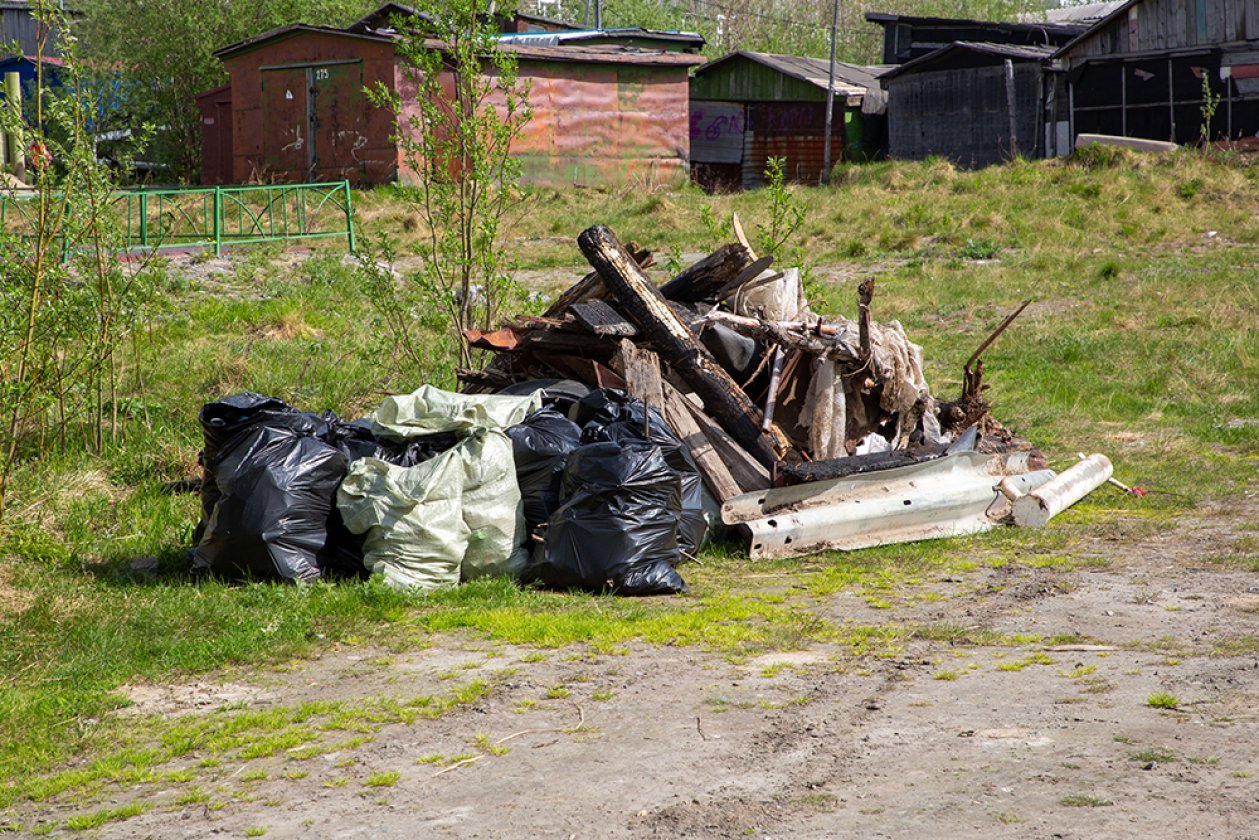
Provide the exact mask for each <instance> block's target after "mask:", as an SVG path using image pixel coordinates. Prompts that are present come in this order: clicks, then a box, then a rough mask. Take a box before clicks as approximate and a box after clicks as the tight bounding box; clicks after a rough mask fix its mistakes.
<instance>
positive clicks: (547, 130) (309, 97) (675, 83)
mask: <svg viewBox="0 0 1259 840" xmlns="http://www.w3.org/2000/svg"><path fill="white" fill-rule="evenodd" d="M499 48H500V49H504V50H511V51H512V52H514V53H515V54H516V56H517V58H518V59H519V76H520V79H521V81H522V82H523V83H525V84H528V85H529V86H530V94H529V100H530V105H531V107H532V109H533V117H532V119H531V120H530V122H529V124H528V126H527V127H526V128H525V131H524V133H523V135H522V136H521V137H519V138H518V139H517V141H516V142H515V143H514V144H513V146H512V154H513V156H515V157H517V158H518V159H520V160H521V161H522V163H523V168H524V179H525V180H526V181H527V182H529V183H535V184H552V185H565V184H570V185H571V184H625V183H631V182H634V181H640V180H651V181H670V182H674V181H680V180H683V179H684V178H685V175H686V171H687V161H688V158H689V154H690V142H689V135H688V132H687V119H688V112H687V85H688V81H687V76H688V72H689V69H690V67H692V66H693V65H695V64H699V63H701V62H702V61H703V59H702V58H700V57H699V56H696V55H692V54H687V53H680V52H671V51H664V50H641V49H635V48H632V47H623V46H605V47H585V46H534V45H530V44H518V43H511V41H510V40H508V41H506V42H504V43H503V44H502V45H501V46H500V47H499ZM215 54H216V55H217V56H218V57H219V58H220V59H221V60H222V61H223V64H224V67H225V68H226V69H227V72H228V74H229V76H230V78H231V83H230V88H231V91H230V100H231V114H232V148H233V166H232V180H234V181H247V180H272V181H282V182H299V181H308V180H325V179H338V180H339V179H342V178H345V179H348V180H350V181H351V182H352V183H355V184H379V183H385V182H388V181H391V180H394V179H395V178H401V179H402V180H408V179H409V177H410V173H408V172H407V171H406V169H405V167H404V161H403V159H402V154H401V153H400V151H399V149H398V146H397V144H396V143H395V142H394V141H393V140H392V139H391V138H392V136H393V135H394V134H395V133H396V132H397V131H398V129H399V123H398V121H396V120H395V119H394V117H393V114H392V113H390V112H389V111H388V110H386V109H381V108H376V107H373V106H372V105H371V104H370V103H369V102H368V100H367V97H366V95H365V94H364V92H363V89H364V87H368V88H371V87H373V86H375V85H376V84H378V83H379V84H382V85H384V86H385V87H386V88H388V89H390V90H395V91H399V92H400V94H401V96H402V99H403V102H404V114H403V116H402V121H401V124H402V126H407V125H409V119H408V116H409V115H408V114H407V113H406V112H405V103H406V102H407V101H408V99H410V100H413V99H414V96H415V90H414V82H413V81H412V80H410V79H408V77H407V73H406V72H405V69H404V68H403V67H402V66H401V65H400V63H399V59H398V58H397V56H396V54H395V50H394V36H393V34H392V33H391V32H389V31H387V30H385V31H382V30H373V29H372V28H370V26H356V31H350V30H344V29H335V28H331V27H318V26H308V25H305V24H293V25H291V26H287V27H284V28H282V29H278V30H274V31H272V32H268V33H265V34H263V35H260V36H258V37H257V38H253V39H250V40H249V41H244V42H241V43H239V44H233V45H232V46H229V47H225V48H224V49H222V50H219V51H218V52H217V53H215ZM208 142H213V141H212V140H210V141H208Z"/></svg>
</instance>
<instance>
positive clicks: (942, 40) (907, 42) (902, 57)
mask: <svg viewBox="0 0 1259 840" xmlns="http://www.w3.org/2000/svg"><path fill="white" fill-rule="evenodd" d="M866 20H868V21H870V22H871V23H877V24H878V25H880V26H882V27H883V63H884V64H907V63H908V62H910V61H913V60H914V59H918V58H922V57H923V56H927V55H930V54H931V53H933V52H935V51H936V50H939V49H943V48H944V47H947V46H949V45H950V44H952V43H954V42H957V41H965V42H972V43H986V44H1011V45H1015V46H1025V47H1061V46H1063V45H1064V44H1067V43H1068V42H1070V41H1071V40H1072V39H1073V38H1075V37H1077V36H1079V35H1080V34H1082V33H1083V32H1085V31H1086V30H1087V29H1088V27H1089V24H1088V23H1085V22H1083V21H1079V20H1073V19H1067V20H1059V21H1054V20H1049V21H1018V22H1011V21H995V20H969V19H965V18H940V17H925V16H921V15H895V14H884V13H882V12H868V13H866Z"/></svg>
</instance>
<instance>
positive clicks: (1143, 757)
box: [1128, 749, 1176, 764]
mask: <svg viewBox="0 0 1259 840" xmlns="http://www.w3.org/2000/svg"><path fill="white" fill-rule="evenodd" d="M1128 757H1129V758H1130V759H1132V760H1133V761H1136V762H1138V763H1140V764H1168V763H1170V762H1173V761H1175V760H1176V754H1175V753H1173V752H1169V751H1168V750H1157V749H1155V750H1141V752H1135V753H1133V754H1132V755H1130V756H1128Z"/></svg>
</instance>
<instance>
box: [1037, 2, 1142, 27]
mask: <svg viewBox="0 0 1259 840" xmlns="http://www.w3.org/2000/svg"><path fill="white" fill-rule="evenodd" d="M1124 2H1125V0H1111V2H1109V3H1088V4H1087V5H1084V6H1063V7H1062V8H1060V9H1047V10H1046V11H1045V13H1044V15H1045V20H1047V21H1050V22H1051V23H1087V24H1093V23H1096V22H1097V21H1099V20H1101V19H1102V18H1104V17H1106V16H1107V15H1109V14H1111V13H1112V12H1114V11H1115V10H1116V9H1118V8H1119V7H1120V6H1122V5H1123V4H1124ZM1030 19H1031V18H1029V20H1030Z"/></svg>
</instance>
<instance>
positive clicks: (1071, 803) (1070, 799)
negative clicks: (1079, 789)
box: [1058, 793, 1115, 808]
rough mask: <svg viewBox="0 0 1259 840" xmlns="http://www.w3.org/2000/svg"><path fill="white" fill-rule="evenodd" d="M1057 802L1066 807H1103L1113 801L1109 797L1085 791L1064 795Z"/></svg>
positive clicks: (1111, 803)
mask: <svg viewBox="0 0 1259 840" xmlns="http://www.w3.org/2000/svg"><path fill="white" fill-rule="evenodd" d="M1058 804H1059V805H1063V806H1065V807H1067V808H1104V807H1106V806H1107V805H1114V804H1115V803H1114V802H1112V801H1110V800H1109V799H1102V798H1101V797H1097V796H1091V795H1089V794H1087V793H1073V794H1071V795H1070V796H1064V797H1062V798H1061V799H1059V800H1058Z"/></svg>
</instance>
